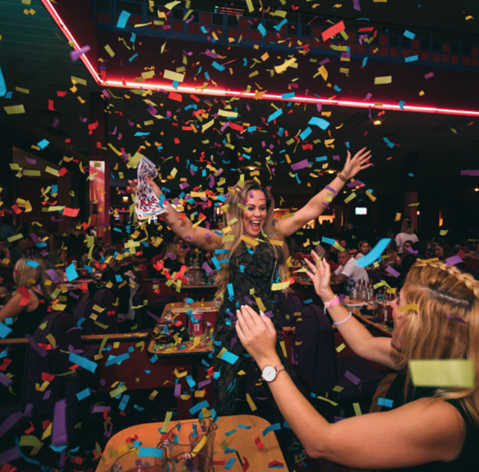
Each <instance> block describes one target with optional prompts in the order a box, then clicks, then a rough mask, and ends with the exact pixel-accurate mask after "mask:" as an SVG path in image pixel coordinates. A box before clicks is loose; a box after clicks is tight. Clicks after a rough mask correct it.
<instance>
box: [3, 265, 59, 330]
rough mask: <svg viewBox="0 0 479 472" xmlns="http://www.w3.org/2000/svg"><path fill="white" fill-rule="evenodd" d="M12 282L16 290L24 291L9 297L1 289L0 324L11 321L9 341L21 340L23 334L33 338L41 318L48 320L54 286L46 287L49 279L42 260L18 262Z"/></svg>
mask: <svg viewBox="0 0 479 472" xmlns="http://www.w3.org/2000/svg"><path fill="white" fill-rule="evenodd" d="M29 264H31V265H29ZM33 266H35V267H33ZM13 278H14V281H15V284H16V286H17V290H18V289H25V290H18V291H17V293H16V294H15V295H12V294H11V293H10V292H8V291H7V290H6V289H5V288H4V287H0V297H1V298H3V302H4V303H5V306H4V307H3V308H2V309H0V321H2V322H3V323H5V319H6V318H13V325H10V326H9V327H10V328H12V332H11V333H10V334H9V335H8V337H9V338H23V337H25V334H31V335H33V333H34V332H35V330H36V328H37V327H38V326H39V325H40V324H41V322H42V320H43V318H45V316H47V308H48V305H49V303H50V301H51V290H50V287H53V285H52V284H51V285H49V286H48V285H46V281H47V280H49V279H48V276H47V274H46V273H45V263H44V261H43V259H25V258H22V259H19V260H18V261H17V263H16V264H15V269H14V271H13ZM22 292H23V294H22ZM27 294H28V299H27V302H26V303H25V301H24V295H27ZM7 326H8V325H7Z"/></svg>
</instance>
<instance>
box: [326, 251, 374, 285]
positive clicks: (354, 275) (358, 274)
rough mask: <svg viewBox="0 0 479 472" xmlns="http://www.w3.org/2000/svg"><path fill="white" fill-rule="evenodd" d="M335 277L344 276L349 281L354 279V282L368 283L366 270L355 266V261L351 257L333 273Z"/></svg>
mask: <svg viewBox="0 0 479 472" xmlns="http://www.w3.org/2000/svg"><path fill="white" fill-rule="evenodd" d="M334 273H335V274H336V275H346V276H347V277H349V279H354V280H355V281H358V280H364V281H366V282H368V281H369V276H368V273H367V272H366V269H363V268H362V267H359V266H357V265H356V259H355V258H354V257H351V259H349V261H348V262H346V265H344V266H342V265H340V266H339V267H338V268H337V269H336V271H335V272H334Z"/></svg>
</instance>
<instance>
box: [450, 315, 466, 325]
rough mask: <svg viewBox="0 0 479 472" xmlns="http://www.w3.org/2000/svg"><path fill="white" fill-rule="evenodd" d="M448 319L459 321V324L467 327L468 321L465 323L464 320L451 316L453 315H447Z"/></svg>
mask: <svg viewBox="0 0 479 472" xmlns="http://www.w3.org/2000/svg"><path fill="white" fill-rule="evenodd" d="M447 317H448V318H449V319H450V320H452V321H457V322H458V323H462V324H466V325H467V321H464V320H463V319H462V318H456V317H455V316H451V315H447Z"/></svg>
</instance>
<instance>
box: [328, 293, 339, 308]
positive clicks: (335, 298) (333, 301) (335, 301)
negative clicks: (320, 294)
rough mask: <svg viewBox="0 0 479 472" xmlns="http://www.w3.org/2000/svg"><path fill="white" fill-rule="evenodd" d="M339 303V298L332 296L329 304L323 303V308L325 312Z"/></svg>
mask: <svg viewBox="0 0 479 472" xmlns="http://www.w3.org/2000/svg"><path fill="white" fill-rule="evenodd" d="M338 303H340V302H339V297H338V296H337V295H335V296H334V298H333V299H332V300H330V301H329V302H324V308H325V309H326V310H327V309H328V308H331V307H332V306H334V305H337V304H338Z"/></svg>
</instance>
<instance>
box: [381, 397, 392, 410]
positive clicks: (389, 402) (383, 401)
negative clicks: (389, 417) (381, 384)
mask: <svg viewBox="0 0 479 472" xmlns="http://www.w3.org/2000/svg"><path fill="white" fill-rule="evenodd" d="M378 405H379V406H385V407H387V408H392V407H393V401H392V400H388V399H386V398H381V397H379V398H378Z"/></svg>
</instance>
